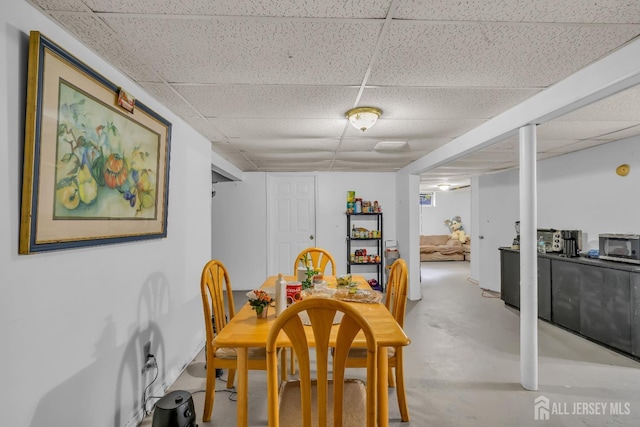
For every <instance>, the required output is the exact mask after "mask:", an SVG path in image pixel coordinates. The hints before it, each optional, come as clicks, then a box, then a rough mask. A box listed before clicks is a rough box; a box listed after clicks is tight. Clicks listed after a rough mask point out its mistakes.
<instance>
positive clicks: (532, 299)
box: [520, 124, 538, 390]
mask: <svg viewBox="0 0 640 427" xmlns="http://www.w3.org/2000/svg"><path fill="white" fill-rule="evenodd" d="M536 145H537V141H536V125H533V124H529V125H526V126H523V127H521V128H520V382H521V384H522V387H524V388H525V389H526V390H538V251H537V227H538V225H537V224H538V216H537V215H538V214H537V209H538V199H537V188H536V186H537V184H536V180H537V178H536Z"/></svg>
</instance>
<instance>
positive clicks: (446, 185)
mask: <svg viewBox="0 0 640 427" xmlns="http://www.w3.org/2000/svg"><path fill="white" fill-rule="evenodd" d="M449 187H450V185H449V184H440V185H438V188H439V189H441V190H442V191H449Z"/></svg>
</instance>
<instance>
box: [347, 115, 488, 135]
mask: <svg viewBox="0 0 640 427" xmlns="http://www.w3.org/2000/svg"><path fill="white" fill-rule="evenodd" d="M482 123H484V120H468V119H457V120H453V119H452V120H418V119H414V120H408V119H407V120H405V119H399V120H387V119H385V118H384V116H383V118H381V119H379V120H378V121H377V122H376V124H375V126H373V127H372V128H370V129H367V131H366V132H364V134H365V135H366V137H367V138H378V139H396V140H398V139H400V140H402V139H419V138H429V139H433V138H455V137H457V136H460V135H462V134H464V133H466V132H468V131H469V130H471V129H473V128H475V127H477V126H479V125H481V124H482ZM360 134H362V131H360V130H358V129H356V128H354V127H353V126H351V125H349V127H348V129H347V133H346V136H349V137H355V136H358V135H360Z"/></svg>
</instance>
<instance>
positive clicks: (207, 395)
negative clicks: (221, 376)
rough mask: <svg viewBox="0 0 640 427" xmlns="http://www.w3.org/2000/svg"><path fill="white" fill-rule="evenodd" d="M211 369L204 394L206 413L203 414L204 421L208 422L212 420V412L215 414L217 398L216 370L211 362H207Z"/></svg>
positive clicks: (208, 371) (208, 372) (208, 370)
mask: <svg viewBox="0 0 640 427" xmlns="http://www.w3.org/2000/svg"><path fill="white" fill-rule="evenodd" d="M207 365H208V367H209V369H207V385H206V387H205V392H204V412H203V414H202V421H203V422H207V421H210V420H211V412H213V400H214V399H215V396H216V390H215V389H216V369H215V367H214V366H213V363H211V361H210V360H208V361H207Z"/></svg>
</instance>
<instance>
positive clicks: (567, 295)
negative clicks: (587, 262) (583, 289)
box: [551, 260, 583, 332]
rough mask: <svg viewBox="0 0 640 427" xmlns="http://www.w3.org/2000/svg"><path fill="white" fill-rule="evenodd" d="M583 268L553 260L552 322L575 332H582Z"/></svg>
mask: <svg viewBox="0 0 640 427" xmlns="http://www.w3.org/2000/svg"><path fill="white" fill-rule="evenodd" d="M582 268H583V266H581V265H580V264H576V263H573V262H565V261H558V260H553V261H552V263H551V283H553V287H552V290H551V296H552V298H551V313H552V318H551V320H552V321H553V322H554V323H556V324H558V325H560V326H564V327H565V328H568V329H571V330H572V331H575V332H580V282H581V280H582V274H581V270H582Z"/></svg>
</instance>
